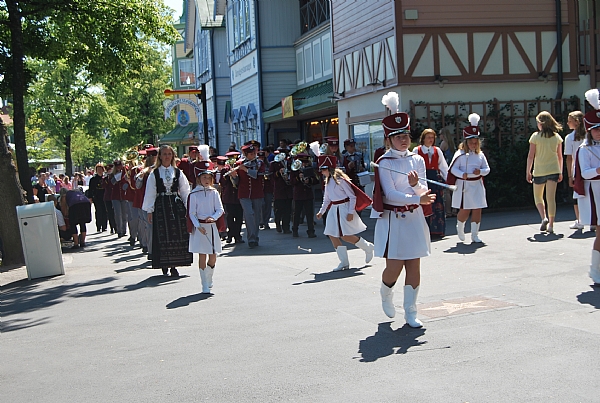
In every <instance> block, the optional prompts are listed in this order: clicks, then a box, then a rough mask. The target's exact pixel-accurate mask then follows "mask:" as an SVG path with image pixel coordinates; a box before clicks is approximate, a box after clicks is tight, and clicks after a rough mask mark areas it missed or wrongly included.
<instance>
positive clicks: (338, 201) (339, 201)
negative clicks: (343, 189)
mask: <svg viewBox="0 0 600 403" xmlns="http://www.w3.org/2000/svg"><path fill="white" fill-rule="evenodd" d="M349 201H350V198H349V197H346V198H345V199H344V200H336V201H332V202H331V204H344V203H346V202H349Z"/></svg>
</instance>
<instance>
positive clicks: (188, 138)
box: [158, 123, 198, 144]
mask: <svg viewBox="0 0 600 403" xmlns="http://www.w3.org/2000/svg"><path fill="white" fill-rule="evenodd" d="M197 134H198V123H190V124H189V125H187V126H179V125H177V126H176V127H175V128H174V129H173V130H171V131H170V132H168V133H167V134H165V135H164V136H163V137H162V138H161V139H160V140H158V142H159V143H160V144H184V143H189V142H195V141H197V139H198V136H197Z"/></svg>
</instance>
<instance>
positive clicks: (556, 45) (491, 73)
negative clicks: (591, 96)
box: [331, 0, 597, 155]
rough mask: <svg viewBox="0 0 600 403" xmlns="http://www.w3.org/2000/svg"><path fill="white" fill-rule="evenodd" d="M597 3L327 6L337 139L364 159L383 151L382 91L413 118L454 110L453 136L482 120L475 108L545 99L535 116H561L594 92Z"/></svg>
mask: <svg viewBox="0 0 600 403" xmlns="http://www.w3.org/2000/svg"><path fill="white" fill-rule="evenodd" d="M596 4H597V2H595V1H591V0H579V1H576V0H563V1H560V0H555V1H551V0H529V1H526V2H523V1H515V0H494V1H485V2H482V1H474V0H454V1H451V2H448V1H440V0H395V1H394V0H370V1H343V0H332V1H331V26H332V39H333V40H332V45H333V49H332V51H333V91H334V92H335V96H336V97H337V98H338V99H339V100H338V102H337V105H338V113H339V116H340V122H339V123H340V124H339V131H340V137H341V138H346V137H355V138H356V139H357V141H358V142H359V144H360V147H361V148H363V149H364V150H365V151H367V154H370V155H372V152H373V150H374V149H375V148H377V147H379V146H381V145H382V144H383V131H382V130H381V125H380V121H381V119H382V118H383V117H385V116H386V115H387V113H388V112H387V111H385V109H384V107H383V105H382V104H381V97H382V95H383V94H385V93H387V92H388V91H396V92H398V93H399V94H400V98H401V109H402V110H405V111H407V112H411V113H412V114H413V115H414V114H415V113H418V111H417V109H418V108H416V107H415V105H429V104H436V105H441V106H442V109H441V110H439V111H438V116H437V117H436V119H438V118H440V115H441V118H442V119H443V117H444V116H445V115H447V114H448V113H449V112H448V111H447V110H445V109H444V104H454V105H458V104H460V105H462V106H463V108H462V109H463V110H461V111H460V112H459V111H458V108H456V110H455V111H454V112H453V113H456V114H457V115H459V114H460V116H462V115H464V119H465V120H464V122H461V121H460V118H458V117H457V119H455V120H454V121H453V122H454V123H453V124H454V125H455V126H456V127H455V129H456V130H454V132H455V133H456V132H457V129H458V127H460V126H464V125H466V124H467V122H466V116H467V115H468V114H469V113H470V111H475V112H478V113H483V114H485V110H483V111H479V110H473V107H472V105H473V104H474V103H480V104H482V105H485V103H486V102H488V101H490V100H495V101H496V102H502V101H507V102H508V101H513V100H540V99H545V100H548V102H546V103H545V104H544V105H543V107H545V108H547V109H549V110H550V111H551V112H552V113H555V114H560V113H561V108H563V109H564V105H565V102H566V101H565V100H568V99H569V98H571V97H573V96H577V97H579V98H583V94H584V92H585V91H586V90H587V89H589V88H590V87H595V86H596V80H597V78H596V72H597V63H596V59H597V55H596V49H597V45H596V40H597V35H596V28H595V27H596V25H597V23H596V8H597V5H596ZM590 33H591V34H590ZM551 100H563V101H564V102H552V101H551ZM464 105H466V107H464ZM538 106H539V103H538ZM484 109H485V106H484ZM423 110H427V111H428V112H427V113H428V114H429V115H431V113H430V112H431V111H430V109H427V108H424V109H423ZM429 115H428V116H427V118H429V121H428V123H431V122H432V121H433V119H431V116H429ZM534 116H535V115H534ZM417 117H418V116H413V118H417ZM438 123H439V122H438ZM432 126H433V125H432ZM440 126H442V125H441V124H439V125H438V127H434V128H435V129H440V128H441V127H440Z"/></svg>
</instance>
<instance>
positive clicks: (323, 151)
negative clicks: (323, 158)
mask: <svg viewBox="0 0 600 403" xmlns="http://www.w3.org/2000/svg"><path fill="white" fill-rule="evenodd" d="M327 147H329V144H327V143H323V144H321V147H319V152H320V153H321V154H325V152H327Z"/></svg>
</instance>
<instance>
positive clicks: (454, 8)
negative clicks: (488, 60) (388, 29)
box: [397, 0, 571, 27]
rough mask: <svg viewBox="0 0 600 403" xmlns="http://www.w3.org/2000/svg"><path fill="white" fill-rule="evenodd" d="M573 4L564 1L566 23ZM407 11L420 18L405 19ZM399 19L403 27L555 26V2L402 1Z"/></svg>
mask: <svg viewBox="0 0 600 403" xmlns="http://www.w3.org/2000/svg"><path fill="white" fill-rule="evenodd" d="M398 2H400V0H398ZM570 2H571V1H562V2H561V7H562V11H561V14H562V19H563V21H567V20H568V18H569V15H568V14H569V3H570ZM405 10H417V12H418V19H416V20H407V19H405V18H404V16H405V14H404V11H405ZM397 18H398V21H402V26H404V27H442V26H458V27H469V26H503V25H528V26H531V25H548V24H555V21H556V11H555V1H553V0H527V1H522V0H488V1H481V0H452V1H447V2H442V1H439V0H402V7H401V15H399V16H397Z"/></svg>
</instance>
